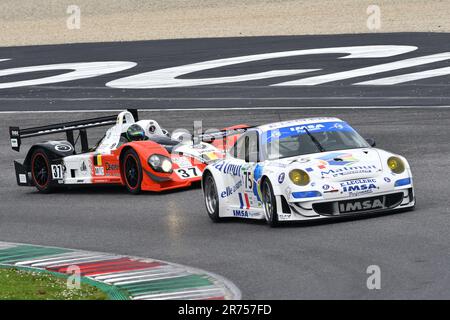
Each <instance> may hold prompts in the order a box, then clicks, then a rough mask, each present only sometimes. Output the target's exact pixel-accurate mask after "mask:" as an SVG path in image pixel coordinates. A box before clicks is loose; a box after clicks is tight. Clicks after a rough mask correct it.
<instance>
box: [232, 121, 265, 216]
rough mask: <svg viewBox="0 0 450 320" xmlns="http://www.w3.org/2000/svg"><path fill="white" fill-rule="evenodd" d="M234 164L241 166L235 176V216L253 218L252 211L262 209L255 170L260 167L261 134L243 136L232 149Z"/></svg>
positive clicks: (252, 133)
mask: <svg viewBox="0 0 450 320" xmlns="http://www.w3.org/2000/svg"><path fill="white" fill-rule="evenodd" d="M230 153H231V157H232V163H233V164H235V165H238V166H239V170H236V173H238V174H236V175H234V176H233V179H234V186H235V187H234V188H235V189H236V192H235V195H234V198H235V200H236V201H233V204H234V205H233V215H234V216H239V217H246V218H247V217H251V215H252V214H253V213H252V209H257V208H259V207H260V203H259V202H260V201H259V196H258V188H257V178H258V176H257V175H258V174H257V175H256V176H255V169H256V168H258V167H259V164H258V162H259V157H260V155H259V134H258V131H256V130H252V131H249V132H247V133H246V134H244V135H242V136H241V137H240V138H239V139H238V140H237V142H236V144H235V145H234V146H233V147H232V148H231V149H230Z"/></svg>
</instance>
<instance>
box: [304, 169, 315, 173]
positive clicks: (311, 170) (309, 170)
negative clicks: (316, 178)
mask: <svg viewBox="0 0 450 320" xmlns="http://www.w3.org/2000/svg"><path fill="white" fill-rule="evenodd" d="M305 171H306V172H313V171H314V169H313V168H306V169H305Z"/></svg>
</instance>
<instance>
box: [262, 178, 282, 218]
mask: <svg viewBox="0 0 450 320" xmlns="http://www.w3.org/2000/svg"><path fill="white" fill-rule="evenodd" d="M262 200H263V204H264V214H265V216H266V221H267V223H268V224H269V226H271V227H276V226H278V225H279V221H278V213H277V202H276V198H275V195H274V193H273V188H272V184H271V183H270V181H269V179H264V181H263V184H262Z"/></svg>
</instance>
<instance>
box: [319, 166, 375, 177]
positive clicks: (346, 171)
mask: <svg viewBox="0 0 450 320" xmlns="http://www.w3.org/2000/svg"><path fill="white" fill-rule="evenodd" d="M376 170H377V166H375V165H368V166H352V167H344V166H343V167H342V168H338V169H330V170H327V171H324V170H322V171H321V172H320V174H321V175H322V177H323V176H332V177H339V176H345V175H350V174H361V173H372V172H374V171H376Z"/></svg>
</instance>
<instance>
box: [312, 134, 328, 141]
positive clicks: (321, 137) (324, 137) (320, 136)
mask: <svg viewBox="0 0 450 320" xmlns="http://www.w3.org/2000/svg"><path fill="white" fill-rule="evenodd" d="M314 138H316V140H317V141H319V143H320V144H324V143H326V142H327V141H328V133H327V132H325V131H324V132H315V133H314Z"/></svg>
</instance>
